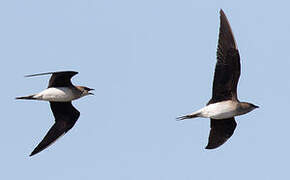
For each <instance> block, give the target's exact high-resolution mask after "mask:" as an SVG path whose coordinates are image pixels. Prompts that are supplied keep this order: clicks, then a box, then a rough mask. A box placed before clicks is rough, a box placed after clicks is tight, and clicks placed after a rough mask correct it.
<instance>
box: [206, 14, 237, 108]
mask: <svg viewBox="0 0 290 180" xmlns="http://www.w3.org/2000/svg"><path fill="white" fill-rule="evenodd" d="M240 66H241V65H240V55H239V50H238V47H237V45H236V42H235V39H234V35H233V33H232V30H231V27H230V24H229V21H228V20H227V17H226V15H225V14H224V12H223V11H222V10H221V11H220V30H219V41H218V49H217V63H216V67H215V74H214V81H213V92H212V99H211V100H210V102H209V104H210V103H215V102H219V101H223V100H230V99H232V100H237V99H238V98H237V85H238V81H239V77H240V69H241V67H240Z"/></svg>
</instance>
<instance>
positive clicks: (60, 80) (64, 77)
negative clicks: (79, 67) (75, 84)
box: [26, 71, 78, 88]
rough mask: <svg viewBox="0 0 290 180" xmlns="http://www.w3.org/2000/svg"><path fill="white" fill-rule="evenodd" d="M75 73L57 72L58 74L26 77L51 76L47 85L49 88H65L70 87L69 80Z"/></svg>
mask: <svg viewBox="0 0 290 180" xmlns="http://www.w3.org/2000/svg"><path fill="white" fill-rule="evenodd" d="M77 73H78V72H75V71H59V72H47V73H39V74H32V75H28V76H26V77H32V76H40V75H46V74H52V76H51V77H50V79H49V84H48V87H49V88H50V87H67V86H72V83H71V78H72V77H73V76H74V75H76V74H77Z"/></svg>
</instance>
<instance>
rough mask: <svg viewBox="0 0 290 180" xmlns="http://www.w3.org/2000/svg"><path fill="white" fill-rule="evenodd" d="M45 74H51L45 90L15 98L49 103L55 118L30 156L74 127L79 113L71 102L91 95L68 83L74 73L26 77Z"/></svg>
mask: <svg viewBox="0 0 290 180" xmlns="http://www.w3.org/2000/svg"><path fill="white" fill-rule="evenodd" d="M45 74H52V76H51V78H50V80H49V85H48V88H47V89H45V90H43V91H41V92H39V93H37V94H33V95H30V96H23V97H17V98H16V99H27V100H42V101H49V102H50V107H51V110H52V112H53V115H54V117H55V123H54V125H53V126H52V127H51V128H50V130H49V131H48V132H47V134H46V135H45V137H44V138H43V140H42V141H41V142H40V143H39V144H38V146H37V147H36V148H35V149H34V150H33V152H32V153H31V154H30V156H32V155H34V154H36V153H39V152H40V151H42V150H44V149H45V148H47V147H48V146H50V145H51V144H52V143H54V142H55V141H56V140H57V139H58V138H60V137H61V136H62V135H64V134H65V133H66V132H68V131H69V130H70V129H71V128H72V127H73V126H74V124H75V123H76V121H77V120H78V118H79V116H80V112H79V111H78V110H77V109H75V108H74V107H73V106H72V104H71V101H73V100H75V99H79V98H81V97H83V96H86V95H89V94H92V93H90V92H89V91H90V90H93V89H90V88H88V87H85V86H74V85H73V84H72V83H71V81H70V79H71V77H72V76H74V75H75V74H77V72H74V71H62V72H51V73H41V74H34V75H29V76H28V77H31V76H38V75H45Z"/></svg>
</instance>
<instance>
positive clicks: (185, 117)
mask: <svg viewBox="0 0 290 180" xmlns="http://www.w3.org/2000/svg"><path fill="white" fill-rule="evenodd" d="M199 114H200V113H194V114H189V115H185V116H180V117H178V118H176V120H177V121H181V120H185V119H192V118H197V117H199Z"/></svg>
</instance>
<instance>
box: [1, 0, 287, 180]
mask: <svg viewBox="0 0 290 180" xmlns="http://www.w3.org/2000/svg"><path fill="white" fill-rule="evenodd" d="M289 6H290V3H289V1H286V0H285V1H267V2H265V1H252V0H243V1H231V0H221V1H218V0H202V1H194V0H175V1H173V0H146V1H134V0H123V1H120V0H98V1H94V0H78V1H76V0H66V1H59V0H57V1H56V0H52V1H37V0H34V1H31V0H28V1H21V0H11V1H3V0H2V1H0V24H1V28H0V59H1V62H2V70H1V72H0V78H1V79H0V80H1V82H2V88H1V90H0V93H1V94H2V96H1V97H2V99H1V102H0V103H1V104H0V105H1V109H2V110H1V113H2V118H1V122H2V123H1V127H0V136H1V150H0V152H1V163H0V169H1V174H0V179H30V180H34V179H41V180H51V179H70V180H79V179H102V180H107V179H108V180H177V179H178V180H192V179H202V180H217V179H223V180H232V179H235V180H244V179H265V180H266V179H289V160H290V158H289V152H290V145H289V144H290V142H289V126H290V120H289V117H287V116H285V114H287V113H288V112H289V111H290V109H289V100H290V96H289V92H290V83H289V67H290V61H289V59H290V55H289V51H290V45H289V44H290V21H289V17H290V11H289ZM220 8H223V10H224V11H225V13H226V15H227V17H228V19H229V21H230V24H231V26H232V29H233V32H234V35H235V37H236V40H237V44H238V47H239V50H240V55H241V63H242V74H241V78H240V83H239V86H238V92H239V98H240V100H242V101H249V102H252V103H254V104H257V105H259V106H260V109H257V110H255V111H253V112H251V113H249V114H247V115H244V116H240V117H237V118H236V119H237V122H238V126H237V129H236V131H235V133H234V135H233V136H232V138H231V139H230V140H229V141H228V142H227V143H226V144H224V145H223V146H222V147H220V148H219V149H216V150H205V149H204V147H205V145H206V144H207V138H208V134H209V119H194V120H188V121H183V122H177V121H175V118H176V117H177V116H180V115H184V114H186V113H190V112H192V111H194V110H197V109H199V108H201V107H202V106H204V105H205V104H206V103H207V101H208V100H209V99H210V97H211V88H212V79H213V73H214V66H215V62H216V56H215V54H216V44H217V36H218V28H219V13H218V12H219V9H220ZM58 70H75V71H78V72H79V74H78V75H77V76H75V77H74V78H73V83H74V84H78V85H85V86H88V87H91V88H95V89H96V91H95V94H96V95H95V96H89V97H85V98H83V99H80V100H77V101H75V102H74V103H73V104H74V106H75V107H76V108H77V109H79V111H80V112H81V116H80V118H79V120H78V122H77V123H76V125H75V126H74V128H73V129H72V130H71V131H69V133H67V134H66V135H65V136H64V137H62V138H61V139H59V140H58V141H57V142H56V143H55V144H53V146H51V147H49V148H48V149H47V150H45V151H43V152H41V153H39V154H37V155H35V156H33V157H29V154H30V153H31V151H32V150H33V149H34V148H35V146H36V145H37V144H38V143H39V142H40V140H41V139H42V138H43V136H44V135H45V133H46V132H47V130H48V129H49V128H50V127H51V125H52V124H53V122H54V119H53V116H52V113H51V111H50V108H49V105H48V103H47V102H33V101H16V100H14V97H16V96H21V95H29V94H32V93H35V92H38V91H40V90H42V89H44V88H46V86H47V83H48V79H49V76H43V77H34V78H24V77H23V76H24V75H27V74H32V73H39V72H48V71H58Z"/></svg>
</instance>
